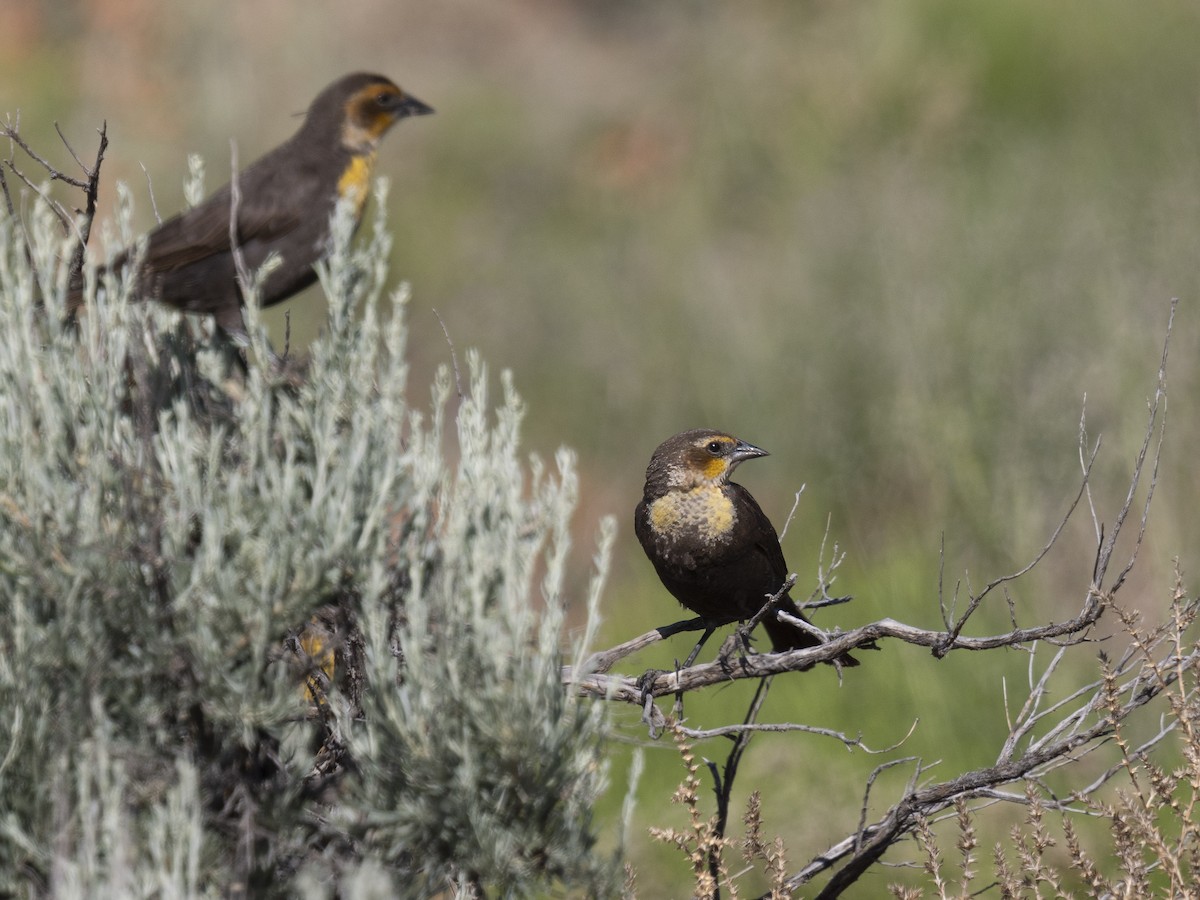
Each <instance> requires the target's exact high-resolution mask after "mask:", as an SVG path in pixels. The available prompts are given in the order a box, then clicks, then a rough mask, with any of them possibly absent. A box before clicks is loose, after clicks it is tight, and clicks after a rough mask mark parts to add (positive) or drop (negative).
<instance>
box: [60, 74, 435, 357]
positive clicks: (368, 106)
mask: <svg viewBox="0 0 1200 900" xmlns="http://www.w3.org/2000/svg"><path fill="white" fill-rule="evenodd" d="M432 112H433V108H432V107H430V106H427V105H426V104H425V103H422V102H421V101H420V100H418V99H417V98H416V97H413V96H411V95H410V94H406V93H405V92H404V91H402V90H401V89H400V88H399V87H397V86H396V85H395V84H394V83H393V82H392V81H391V80H390V79H388V78H386V77H384V76H383V75H375V74H369V73H356V74H352V75H346V76H345V77H343V78H339V79H338V80H337V81H335V82H333V84H331V85H329V86H328V87H326V88H325V89H324V90H323V91H321V93H320V94H318V95H317V97H316V99H315V100H313V102H312V105H310V106H309V108H308V112H307V113H306V114H305V117H304V123H303V124H302V125H301V126H300V129H299V130H298V131H297V132H296V133H295V134H294V135H292V137H290V138H289V139H288V140H286V141H284V143H282V144H280V145H279V146H278V147H276V148H275V149H274V150H271V151H270V152H268V153H267V154H266V155H265V156H262V157H260V158H259V159H257V160H256V161H255V162H253V163H252V164H251V165H249V166H247V167H246V168H245V169H244V170H242V171H240V172H237V173H235V177H234V180H233V181H231V183H230V184H226V185H225V186H224V187H222V188H220V189H219V190H217V191H216V192H215V193H213V194H212V195H211V196H210V197H208V198H207V199H206V200H204V201H203V202H202V203H200V204H198V205H197V206H195V207H193V208H191V209H189V210H186V211H184V212H181V213H179V214H178V215H176V216H174V217H173V218H171V219H168V220H167V221H165V222H163V223H162V224H161V225H159V226H158V227H157V228H155V229H154V230H153V231H151V232H150V234H149V235H148V237H147V240H146V248H145V252H144V253H143V254H142V256H141V258H140V260H139V261H138V268H137V271H136V273H129V274H131V275H132V277H134V278H136V285H135V290H134V293H135V296H136V297H137V298H138V299H143V300H145V299H152V300H157V301H160V302H162V303H165V304H167V305H169V306H172V307H174V308H175V309H178V310H181V311H183V312H188V313H200V314H208V315H211V316H213V318H214V319H215V321H216V323H217V325H218V327H220V329H221V330H222V331H224V332H226V333H227V334H229V335H233V336H244V335H245V333H246V326H245V321H244V319H243V315H242V306H243V291H242V287H241V286H240V285H239V282H238V263H237V260H236V256H235V249H236V251H237V252H240V254H241V257H242V260H243V262H244V270H243V271H246V272H248V273H250V274H253V273H254V272H256V271H257V270H258V268H259V267H260V266H262V265H263V263H264V262H265V261H266V260H267V259H268V257H270V256H271V255H272V254H277V255H278V257H279V264H278V265H277V266H276V267H275V268H274V269H273V270H270V271H269V273H268V274H267V275H266V277H265V279H264V280H263V282H262V284H261V285H260V288H259V295H258V297H259V303H260V304H261V305H262V306H272V305H274V304H276V303H280V302H282V301H284V300H286V299H288V298H289V297H291V296H293V295H294V294H296V293H298V292H299V291H301V290H303V289H304V288H306V287H308V286H309V285H311V284H312V283H313V282H314V281H316V279H317V273H316V270H315V269H314V268H313V265H314V264H315V263H316V262H317V261H318V260H320V259H322V258H323V257H324V256H325V255H327V254H328V252H329V251H330V249H331V247H330V223H331V218H332V215H333V212H334V210H335V208H336V206H337V204H338V202H339V200H345V201H348V202H349V203H350V205H351V208H352V211H353V214H354V217H355V227H357V224H358V222H361V220H362V215H363V210H364V208H365V206H366V202H367V196H368V194H369V191H370V179H371V173H372V170H373V167H374V163H375V157H376V153H377V151H378V148H379V142H380V140H381V139H382V138H383V136H384V134H386V133H387V131H388V129H390V128H391V127H392V126H393V125H395V124H396V123H397V122H399V121H400V120H401V119H404V118H407V117H409V116H423V115H428V114H430V113H432ZM235 184H236V186H237V193H238V195H239V196H238V199H237V203H236V206H235V204H234V192H233V186H234V185H235ZM231 222H232V224H233V227H231ZM135 258H136V255H135V254H134V253H133V252H132V251H130V250H126V251H124V252H122V253H121V254H120V255H118V256H117V258H116V259H115V260H114V261H113V263H112V264H111V265H112V268H113V269H114V270H121V269H124V268H128V267H129V266H130V264H131V262H132V261H133V260H135ZM82 301H83V290H82V284H77V285H74V286H73V287H72V289H71V290H70V292H69V294H68V302H67V308H68V312H69V314H70V316H71V317H72V318H73V317H74V316H75V314H76V313H77V312H78V309H79V307H80V305H81V304H82Z"/></svg>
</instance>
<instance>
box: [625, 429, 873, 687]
mask: <svg viewBox="0 0 1200 900" xmlns="http://www.w3.org/2000/svg"><path fill="white" fill-rule="evenodd" d="M766 455H767V451H766V450H761V449H759V448H758V447H755V446H754V445H753V444H747V443H746V442H745V441H740V440H738V439H737V438H735V437H733V436H732V435H729V434H724V433H722V432H720V431H711V430H708V429H695V430H693V431H684V432H682V433H680V434H677V435H675V436H674V437H672V438H668V439H667V440H665V441H663V442H662V443H661V444H660V445H659V446H658V449H657V450H655V451H654V455H653V456H652V457H651V458H650V465H649V467H648V468H647V469H646V486H645V488H644V490H643V494H642V500H641V502H640V503H638V505H637V510H636V511H635V513H634V522H633V526H634V531H635V532H636V533H637V536H638V540H639V541H641V544H642V549H644V550H645V551H646V555H647V556H648V557H650V562H652V563H653V564H654V568H655V570H656V571H657V572H658V577H659V578H661V579H662V583H663V584H664V585H665V586H666V588H667V590H668V591H670V592H671V593H672V594H673V595H674V597H675V599H676V600H678V601H679V602H680V603H682V604H683V605H684V606H686V607H687V608H688V609H690V610H691V611H692V612H694V613H696V614H697V615H699V616H701V617H703V618H706V619H725V620H728V619H734V618H737V619H748V618H751V617H752V616H754V614H755V613H757V612H758V611H759V610H760V609H762V607H763V605H764V604H765V603H766V602H767V597H768V596H770V595H773V594H775V593H776V592H777V591H778V590H779V589H780V588H781V587H783V583H784V581H786V580H787V577H788V571H787V563H786V562H784V559H783V550H782V549H781V548H780V546H779V536H778V535H777V534H776V533H775V529H774V527H773V526H772V525H771V520H770V519H768V518H767V516H766V514H765V513H764V512H763V511H762V509H761V508H759V505H758V503H757V502H755V500H754V497H752V496H751V495H750V492H749V491H747V490H746V489H745V488H744V487H742V486H741V485H740V484H736V483H734V482H732V481H730V480H729V477H730V475H732V474H733V470H734V469H735V468H737V466H738V464H739V463H741V462H743V461H744V460H747V459H754V458H755V457H759V456H766ZM778 609H780V610H783V611H784V612H786V613H788V614H789V615H792V616H795V617H797V618H800V619H804V616H803V615H802V614H801V612H800V610H799V609H798V608H797V606H796V604H795V603H794V602H792V599H791V598H790V597H788V596H787V595H784V597H783V599H782V601H781V602H780V603H779V605H778ZM805 621H808V620H807V619H805ZM763 626H764V627H765V628H766V629H767V634H768V635H769V636H770V638H771V646H772V648H773V649H774V650H777V651H780V650H794V649H798V648H803V647H814V646H817V645H819V644H820V643H821V641H820V640H819V639H818V638H817V637H816V636H815V635H813V634H810V633H809V632H807V631H803V630H801V629H799V628H796V627H795V626H792V625H789V624H787V623H786V622H781V621H779V619H778V618H776V617H775V616H774V615H773V614H768V615H767V616H766V617H764V619H763ZM693 656H694V654H693ZM837 662H839V663H841V664H842V665H844V666H856V665H858V660H856V659H854V657H852V656H850V655H849V654H844V655H842V656H840V657H839V658H838V659H837Z"/></svg>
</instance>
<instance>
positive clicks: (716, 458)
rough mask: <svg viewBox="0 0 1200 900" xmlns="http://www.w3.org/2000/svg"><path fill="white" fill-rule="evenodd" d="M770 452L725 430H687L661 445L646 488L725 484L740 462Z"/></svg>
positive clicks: (651, 467) (662, 489)
mask: <svg viewBox="0 0 1200 900" xmlns="http://www.w3.org/2000/svg"><path fill="white" fill-rule="evenodd" d="M767 455H768V454H767V451H766V450H763V449H762V448H760V447H755V446H754V445H753V444H748V443H746V442H745V441H742V440H738V439H737V438H735V437H734V436H733V435H731V434H726V433H725V432H723V431H713V430H711V429H707V428H697V429H694V430H692V431H684V432H681V433H679V434H677V435H675V436H674V437H671V438H668V439H667V440H665V441H663V442H662V443H661V444H659V445H658V449H657V450H655V451H654V455H653V456H652V457H651V458H650V465H649V467H648V468H647V469H646V488H647V490H648V491H651V490H656V491H658V492H664V491H686V490H691V489H693V488H697V487H702V486H704V485H722V484H725V482H727V481H728V480H729V476H730V475H732V474H733V470H734V469H736V468H737V467H738V465H739V464H740V463H741V462H743V461H744V460H747V459H754V458H755V457H758V456H767Z"/></svg>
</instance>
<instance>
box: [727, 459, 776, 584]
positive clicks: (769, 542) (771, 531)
mask: <svg viewBox="0 0 1200 900" xmlns="http://www.w3.org/2000/svg"><path fill="white" fill-rule="evenodd" d="M726 487H727V489H728V490H729V491H730V492H731V493H732V498H731V499H732V500H733V502H734V505H735V507H736V508H737V510H738V515H739V516H743V515H744V516H746V517H747V520H748V523H747V524H750V525H751V526H752V528H744V529H738V530H739V531H741V532H742V533H743V534H746V535H753V537H752V538H751V546H749V547H747V548H746V549H747V552H752V553H756V554H759V555H760V556H761V557H762V559H763V561H764V563H765V565H766V566H768V567H769V570H770V572H771V574H772V575H773V576H774V577H775V578H776V579H777V580H778V584H777V585H776V586H777V587H778V586H779V585H782V584H783V582H784V580H785V579H786V578H787V576H788V568H787V560H785V559H784V558H783V548H782V547H780V546H779V535H778V534H776V532H775V526H774V525H772V524H771V520H770V519H768V518H767V514H766V513H765V512H763V511H762V507H761V506H759V505H758V501H757V500H755V499H754V496H753V495H752V494H751V493H750V492H749V491H748V490H746V489H745V488H744V487H742V486H741V485H740V484H736V483H733V482H731V483H730V484H728V485H727V486H726Z"/></svg>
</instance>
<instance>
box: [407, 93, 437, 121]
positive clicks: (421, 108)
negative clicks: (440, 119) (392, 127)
mask: <svg viewBox="0 0 1200 900" xmlns="http://www.w3.org/2000/svg"><path fill="white" fill-rule="evenodd" d="M432 113H433V107H432V106H429V105H428V104H425V103H422V102H421V101H420V100H418V99H417V98H416V97H411V96H409V95H407V94H406V95H405V96H404V101H403V102H402V103H401V104H400V116H401V118H403V117H404V116H428V115H432Z"/></svg>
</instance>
